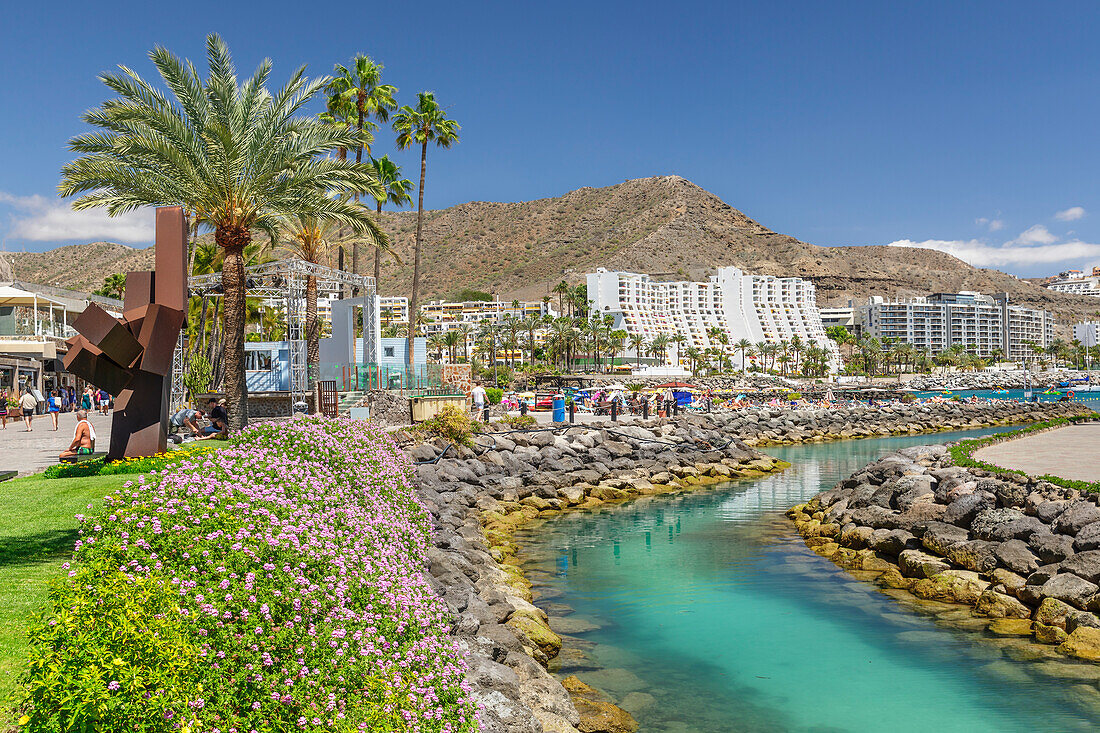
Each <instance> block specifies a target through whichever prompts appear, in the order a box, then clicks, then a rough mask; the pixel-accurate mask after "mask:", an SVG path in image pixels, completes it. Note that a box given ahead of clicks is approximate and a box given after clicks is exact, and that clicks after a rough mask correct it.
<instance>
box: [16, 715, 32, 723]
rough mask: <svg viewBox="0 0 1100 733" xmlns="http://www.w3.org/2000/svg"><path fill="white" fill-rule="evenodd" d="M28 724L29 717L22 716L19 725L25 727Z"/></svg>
mask: <svg viewBox="0 0 1100 733" xmlns="http://www.w3.org/2000/svg"><path fill="white" fill-rule="evenodd" d="M29 722H31V716H29V715H24V716H23V717H22V718H20V719H19V725H26V724H27V723H29Z"/></svg>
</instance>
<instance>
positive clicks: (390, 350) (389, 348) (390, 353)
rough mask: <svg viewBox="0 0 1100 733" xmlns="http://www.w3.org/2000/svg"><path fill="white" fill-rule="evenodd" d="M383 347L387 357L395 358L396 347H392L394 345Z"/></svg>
mask: <svg viewBox="0 0 1100 733" xmlns="http://www.w3.org/2000/svg"><path fill="white" fill-rule="evenodd" d="M382 349H383V352H384V353H385V356H386V358H387V359H392V358H393V349H394V347H392V346H383V347H382Z"/></svg>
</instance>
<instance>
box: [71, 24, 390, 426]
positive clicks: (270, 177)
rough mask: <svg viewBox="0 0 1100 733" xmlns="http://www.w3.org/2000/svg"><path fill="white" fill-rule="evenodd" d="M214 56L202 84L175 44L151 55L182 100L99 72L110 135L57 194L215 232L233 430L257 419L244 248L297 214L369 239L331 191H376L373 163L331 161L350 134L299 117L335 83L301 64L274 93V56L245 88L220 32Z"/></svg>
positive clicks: (210, 41) (79, 143) (351, 208)
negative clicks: (167, 212) (173, 208)
mask: <svg viewBox="0 0 1100 733" xmlns="http://www.w3.org/2000/svg"><path fill="white" fill-rule="evenodd" d="M206 53H207V58H208V61H209V66H210V74H209V76H208V78H207V79H206V80H205V81H204V80H203V79H202V78H200V77H199V75H198V72H197V71H196V70H195V68H194V66H192V65H191V64H190V62H187V61H184V60H182V59H180V58H178V57H176V56H174V55H173V54H171V53H170V52H169V51H167V50H166V49H163V48H155V49H154V50H153V51H152V52H151V53H150V58H151V59H152V61H153V64H154V66H156V68H157V71H159V72H160V75H161V77H162V78H163V79H164V82H165V84H166V85H167V86H168V88H169V89H170V90H171V92H172V95H173V96H174V98H175V99H174V100H173V99H172V98H170V97H168V96H167V95H166V94H165V93H163V92H162V91H160V90H158V89H156V88H155V87H153V86H152V85H150V84H149V83H148V82H146V81H145V80H144V79H142V78H141V77H140V76H138V74H137V73H136V72H134V71H131V70H130V69H127V68H125V67H122V70H121V73H118V74H103V75H101V76H100V79H101V80H102V81H103V82H104V84H106V85H107V86H108V88H110V89H111V90H112V91H113V92H115V93H116V94H118V95H119V97H120V98H119V99H114V100H111V101H109V102H106V103H104V104H103V105H102V106H100V107H99V108H97V109H94V110H91V111H90V112H87V113H85V115H84V118H83V119H84V121H85V122H86V123H88V124H90V125H92V126H94V127H98V128H102V129H101V130H100V131H96V132H91V133H88V134H85V135H80V136H78V137H75V138H73V140H72V141H71V142H70V148H71V149H72V150H74V151H76V152H77V153H79V154H80V155H81V156H82V157H80V158H78V159H77V160H75V161H73V162H71V163H69V164H68V165H66V166H65V167H64V168H63V169H62V177H61V184H60V186H59V187H58V189H59V191H60V193H61V195H62V196H66V197H67V196H74V195H77V194H83V195H82V196H80V198H78V199H77V200H76V201H74V202H73V208H74V209H77V210H82V209H90V208H93V207H98V206H103V207H106V209H107V213H108V214H110V215H111V216H114V215H117V214H123V213H126V212H128V211H134V210H136V209H139V208H141V207H144V206H162V205H179V206H183V207H184V208H186V209H188V210H190V211H192V212H194V215H195V217H196V219H197V220H198V221H199V222H200V223H202V224H203V225H205V226H208V227H210V228H212V229H213V230H214V241H215V242H216V243H217V244H218V246H219V247H221V248H222V251H223V252H224V253H225V256H224V262H223V266H222V289H223V292H224V301H225V302H224V314H223V317H224V320H225V344H224V352H225V392H226V396H227V399H228V401H229V408H230V409H229V427H230V429H231V430H234V431H235V430H239V429H240V428H241V427H243V426H244V425H245V424H246V423H247V421H248V402H247V394H248V392H247V386H246V385H245V381H244V327H245V280H244V251H245V247H246V246H248V245H249V243H251V241H252V236H253V232H254V231H256V230H260V231H263V232H265V233H266V234H267V235H268V236H269V237H270V238H271V240H272V242H274V240H275V238H276V236H277V235H276V232H277V227H278V217H279V216H296V215H298V214H311V215H315V216H317V217H319V218H323V219H330V220H334V221H336V222H339V223H341V224H343V225H345V226H350V227H351V228H352V229H353V230H354V231H356V232H362V231H364V230H365V228H366V226H367V221H368V218H369V217H368V216H367V214H366V212H365V211H364V210H363V208H362V207H360V206H355V205H354V204H353V203H351V202H350V201H348V200H346V199H345V198H343V197H337V196H331V195H329V193H330V192H332V191H344V192H357V191H364V192H365V191H372V190H373V187H374V185H375V184H374V183H373V170H372V169H371V168H370V166H365V165H357V164H353V163H349V162H347V161H341V160H333V159H331V158H326V157H325V153H326V152H327V151H330V150H333V149H334V148H338V147H341V146H343V147H351V146H352V145H355V144H356V143H357V138H356V135H355V134H354V133H353V132H351V131H348V130H347V129H341V128H340V126H338V125H330V124H326V123H324V122H322V121H321V120H318V119H316V118H307V117H299V116H296V115H297V113H298V112H299V111H300V110H301V109H302V108H303V107H304V106H305V105H306V104H308V103H309V101H310V99H312V98H313V97H314V95H316V94H317V93H318V92H320V91H321V90H322V89H324V87H325V85H326V84H328V82H329V79H328V77H322V78H320V79H314V80H312V81H311V80H309V79H307V78H306V76H305V69H304V67H303V68H301V69H298V70H297V71H296V72H294V74H293V75H292V76H291V78H290V80H289V81H288V82H287V83H286V84H285V85H284V86H283V87H282V88H280V89H278V90H277V91H275V92H274V93H272V92H269V91H268V90H267V88H266V84H267V80H268V77H269V76H270V73H271V62H270V61H267V60H265V61H263V62H262V63H261V64H260V66H259V68H258V69H257V70H256V71H255V73H254V74H253V75H252V76H251V77H250V78H249V79H248V80H247V81H245V82H244V83H243V84H239V83H238V81H237V77H236V70H235V69H234V67H233V60H232V57H231V55H230V53H229V49H228V48H227V47H226V45H225V43H224V42H223V41H222V39H221V38H220V37H219V36H217V35H213V34H212V35H210V36H208V37H207V39H206Z"/></svg>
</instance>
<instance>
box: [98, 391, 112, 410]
mask: <svg viewBox="0 0 1100 733" xmlns="http://www.w3.org/2000/svg"><path fill="white" fill-rule="evenodd" d="M97 396H98V397H99V411H100V413H102V414H104V415H106V414H107V413H108V412H109V411H110V409H111V395H109V394H107V390H105V389H101V390H99V394H98V395H97Z"/></svg>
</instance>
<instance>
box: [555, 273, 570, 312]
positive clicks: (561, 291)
mask: <svg viewBox="0 0 1100 733" xmlns="http://www.w3.org/2000/svg"><path fill="white" fill-rule="evenodd" d="M554 292H555V293H557V294H558V315H559V316H564V315H565V304H564V303H565V300H564V299H565V296H566V295H568V294H569V283H567V282H565V281H564V280H562V281H561V282H560V283H558V284H557V285H555V286H554Z"/></svg>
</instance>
